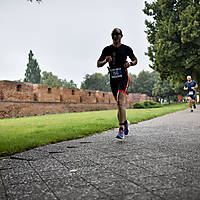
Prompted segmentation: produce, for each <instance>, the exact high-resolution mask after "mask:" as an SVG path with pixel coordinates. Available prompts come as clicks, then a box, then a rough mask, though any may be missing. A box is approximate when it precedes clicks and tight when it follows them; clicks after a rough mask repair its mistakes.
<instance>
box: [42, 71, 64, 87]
mask: <svg viewBox="0 0 200 200" xmlns="http://www.w3.org/2000/svg"><path fill="white" fill-rule="evenodd" d="M40 83H41V84H47V85H52V86H62V81H61V79H59V78H58V76H55V75H53V73H52V72H47V71H44V72H42V77H41V82H40Z"/></svg>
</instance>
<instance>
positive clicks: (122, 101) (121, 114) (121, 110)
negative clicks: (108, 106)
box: [117, 92, 126, 127]
mask: <svg viewBox="0 0 200 200" xmlns="http://www.w3.org/2000/svg"><path fill="white" fill-rule="evenodd" d="M117 106H118V113H117V117H118V121H119V126H120V127H123V125H124V122H125V121H126V107H125V106H126V95H125V94H124V93H123V92H119V93H118V98H117Z"/></svg>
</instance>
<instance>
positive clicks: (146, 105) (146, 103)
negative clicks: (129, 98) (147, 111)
mask: <svg viewBox="0 0 200 200" xmlns="http://www.w3.org/2000/svg"><path fill="white" fill-rule="evenodd" d="M160 107H162V105H161V104H160V103H158V102H155V101H144V102H140V103H134V104H133V108H136V109H138V108H160Z"/></svg>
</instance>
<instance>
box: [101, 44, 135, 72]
mask: <svg viewBox="0 0 200 200" xmlns="http://www.w3.org/2000/svg"><path fill="white" fill-rule="evenodd" d="M106 56H111V57H112V61H111V62H110V63H109V67H110V68H111V69H115V68H122V74H123V76H124V75H127V69H125V68H124V67H123V66H124V64H125V62H126V59H127V56H128V57H129V58H130V59H133V58H134V57H135V55H134V53H133V50H132V49H131V47H129V46H126V45H124V44H121V45H120V46H119V47H114V46H113V45H110V46H107V47H105V48H104V49H103V51H102V54H101V56H100V58H99V61H102V60H105V59H106Z"/></svg>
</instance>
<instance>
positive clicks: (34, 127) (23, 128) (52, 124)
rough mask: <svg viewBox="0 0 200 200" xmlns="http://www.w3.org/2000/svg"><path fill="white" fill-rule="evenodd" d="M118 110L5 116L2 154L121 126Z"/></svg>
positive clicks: (148, 114)
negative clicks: (35, 115)
mask: <svg viewBox="0 0 200 200" xmlns="http://www.w3.org/2000/svg"><path fill="white" fill-rule="evenodd" d="M187 107H188V104H173V105H169V106H164V107H162V108H153V109H128V110H127V118H128V120H129V121H130V122H131V124H133V123H137V122H140V121H143V120H148V119H151V118H154V117H157V116H161V115H164V114H167V113H171V112H176V111H179V110H183V109H185V108H187ZM116 113H117V111H116V110H107V111H93V112H82V113H66V114H54V115H44V116H37V117H24V118H16V119H1V120H0V156H5V155H11V154H14V153H16V152H22V151H25V150H27V149H31V148H34V147H38V146H41V145H45V144H49V143H55V142H59V141H64V140H69V139H74V138H80V137H84V136H86V135H89V134H92V133H98V132H102V131H105V130H108V129H111V128H115V127H118V122H117V118H116Z"/></svg>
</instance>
